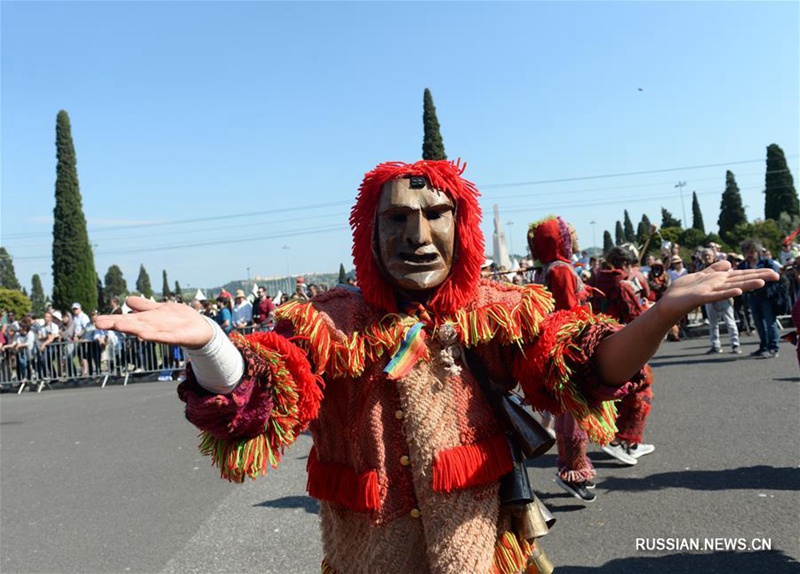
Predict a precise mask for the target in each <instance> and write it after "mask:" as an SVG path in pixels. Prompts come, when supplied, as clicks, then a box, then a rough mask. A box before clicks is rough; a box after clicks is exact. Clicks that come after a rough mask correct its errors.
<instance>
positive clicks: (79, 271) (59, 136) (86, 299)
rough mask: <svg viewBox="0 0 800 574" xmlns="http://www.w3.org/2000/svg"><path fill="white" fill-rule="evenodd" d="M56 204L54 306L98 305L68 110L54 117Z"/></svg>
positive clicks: (54, 212) (54, 210)
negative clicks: (75, 302) (75, 303)
mask: <svg viewBox="0 0 800 574" xmlns="http://www.w3.org/2000/svg"><path fill="white" fill-rule="evenodd" d="M56 159H57V164H56V206H55V208H54V209H53V306H54V307H56V308H57V309H69V307H70V305H71V304H72V303H73V302H74V301H77V302H79V303H80V304H81V305H82V306H83V308H84V309H96V308H97V285H96V284H95V283H96V278H97V271H95V267H94V255H93V254H92V246H91V244H90V243H89V233H88V232H87V231H86V218H85V217H84V215H83V203H82V199H81V190H80V185H79V184H78V168H77V159H76V156H75V146H74V145H73V144H72V130H71V127H70V123H69V116H68V115H67V112H65V111H64V110H61V111H60V112H58V116H57V118H56Z"/></svg>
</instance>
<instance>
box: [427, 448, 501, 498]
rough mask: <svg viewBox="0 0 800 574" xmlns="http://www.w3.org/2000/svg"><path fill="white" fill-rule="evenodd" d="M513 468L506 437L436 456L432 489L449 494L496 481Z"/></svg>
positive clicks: (453, 449)
mask: <svg viewBox="0 0 800 574" xmlns="http://www.w3.org/2000/svg"><path fill="white" fill-rule="evenodd" d="M513 466H514V461H513V459H512V457H511V449H510V448H509V446H508V441H507V440H506V437H505V435H504V434H499V435H495V436H493V437H492V438H490V439H487V440H484V441H481V442H478V443H475V444H469V445H462V446H457V447H454V448H449V449H447V450H443V451H440V452H439V453H437V454H436V458H435V459H434V461H433V490H435V491H437V492H450V491H452V490H458V489H462V488H469V487H471V486H481V485H484V484H489V483H491V482H494V481H495V480H497V479H498V478H500V477H501V476H503V475H504V474H506V473H507V472H510V471H511V469H512V467H513Z"/></svg>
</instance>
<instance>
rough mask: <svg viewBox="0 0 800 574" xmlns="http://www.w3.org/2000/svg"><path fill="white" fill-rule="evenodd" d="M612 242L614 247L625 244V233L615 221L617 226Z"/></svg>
mask: <svg viewBox="0 0 800 574" xmlns="http://www.w3.org/2000/svg"><path fill="white" fill-rule="evenodd" d="M614 242H615V244H616V245H622V244H623V243H625V232H624V231H623V230H622V224H621V223H620V222H619V219H618V220H617V226H616V227H615V228H614Z"/></svg>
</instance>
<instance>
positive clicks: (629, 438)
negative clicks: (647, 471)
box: [591, 246, 668, 465]
mask: <svg viewBox="0 0 800 574" xmlns="http://www.w3.org/2000/svg"><path fill="white" fill-rule="evenodd" d="M636 259H637V257H636V254H634V253H633V252H632V251H631V250H630V249H628V248H627V247H624V246H617V247H612V248H611V249H610V250H609V252H608V253H607V254H606V256H605V260H606V263H608V265H609V268H607V269H601V270H600V271H599V272H598V273H597V274H596V275H595V277H594V278H593V282H592V286H593V287H594V288H595V289H596V290H595V292H593V293H592V298H591V301H592V308H593V309H594V311H595V312H596V313H597V312H599V313H602V314H605V315H608V316H610V317H613V318H614V319H616V320H617V321H619V322H620V323H623V324H626V323H630V322H631V321H633V320H634V319H636V318H637V317H640V316H641V315H642V314H643V313H644V312H645V311H646V310H647V307H645V305H644V304H643V303H642V299H641V298H640V297H639V294H638V292H637V286H636V285H635V284H634V282H633V281H631V279H630V277H631V265H632V263H633V262H634V261H635V260H636ZM667 292H668V291H667ZM644 374H645V377H644V383H643V384H642V385H639V387H638V388H637V389H636V390H635V391H634V392H632V393H629V394H628V395H626V396H625V397H624V398H623V399H622V401H621V402H620V404H619V407H618V408H619V416H618V417H617V429H618V430H617V433H616V435H615V437H614V440H612V441H611V442H610V443H609V444H607V445H605V446H603V447H602V448H603V451H604V452H606V453H607V454H609V455H611V456H613V457H614V458H616V459H617V460H619V461H620V462H623V463H625V464H628V465H634V464H636V463H637V462H638V459H639V457H641V456H644V455H646V454H650V453H651V452H653V451H654V450H655V446H653V445H652V444H644V443H642V439H643V437H644V427H645V421H646V420H647V416H648V415H649V414H650V409H651V406H652V402H653V391H652V383H653V372H652V370H651V369H650V367H649V365H648V366H645V368H644Z"/></svg>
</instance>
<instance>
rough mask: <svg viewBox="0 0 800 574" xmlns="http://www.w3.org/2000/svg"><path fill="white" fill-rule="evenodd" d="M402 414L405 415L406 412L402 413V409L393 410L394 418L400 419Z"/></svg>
mask: <svg viewBox="0 0 800 574" xmlns="http://www.w3.org/2000/svg"><path fill="white" fill-rule="evenodd" d="M404 416H406V413H404V412H403V411H402V409H398V410H396V411H395V412H394V418H396V419H397V420H401V419H402V418H403V417H404Z"/></svg>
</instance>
